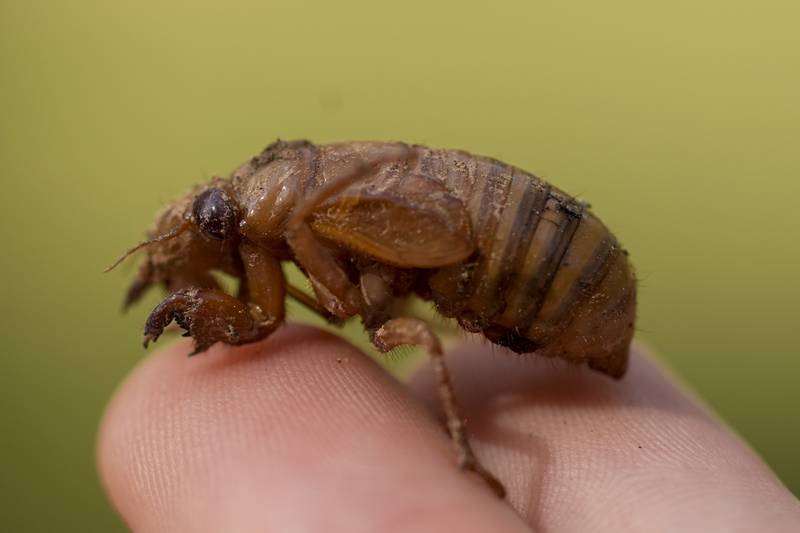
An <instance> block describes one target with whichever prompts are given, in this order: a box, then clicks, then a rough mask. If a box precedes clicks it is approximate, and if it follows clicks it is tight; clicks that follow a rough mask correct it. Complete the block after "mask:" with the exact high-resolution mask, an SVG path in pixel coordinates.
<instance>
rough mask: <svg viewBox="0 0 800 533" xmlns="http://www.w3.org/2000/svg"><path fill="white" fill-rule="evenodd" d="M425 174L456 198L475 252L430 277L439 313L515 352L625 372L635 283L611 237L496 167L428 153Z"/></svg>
mask: <svg viewBox="0 0 800 533" xmlns="http://www.w3.org/2000/svg"><path fill="white" fill-rule="evenodd" d="M426 166H427V167H428V168H427V169H426V168H425V167H426ZM420 167H421V169H423V170H428V171H432V172H434V173H437V174H439V176H440V177H441V179H443V180H445V182H447V183H448V186H449V188H450V189H451V190H453V191H454V192H455V193H456V194H459V196H460V197H461V199H462V201H463V202H464V203H465V205H466V206H467V210H468V212H469V215H470V218H471V222H472V228H473V237H474V239H475V241H476V247H477V252H476V254H475V255H474V256H473V257H472V258H471V259H470V260H469V261H467V262H464V263H461V264H458V265H454V266H451V267H446V268H443V269H440V270H439V271H437V272H436V273H435V274H434V275H433V276H432V277H431V279H430V286H431V289H432V292H433V299H434V301H435V303H436V304H437V306H438V307H439V309H440V310H441V311H442V312H443V313H444V314H445V315H448V316H453V317H456V318H457V319H458V320H459V322H460V323H461V325H462V326H463V327H465V328H466V329H468V330H471V331H480V332H483V333H484V334H485V335H486V336H487V337H488V338H489V339H490V340H492V341H493V342H496V343H498V344H502V345H505V346H508V347H509V348H511V349H512V350H515V351H517V352H521V353H524V352H532V351H537V352H538V353H540V354H542V355H546V356H560V357H563V358H565V359H571V360H576V361H588V362H589V363H590V365H591V366H593V367H596V368H598V369H599V370H601V371H603V372H606V373H608V374H611V375H614V376H619V375H621V374H622V373H624V369H625V362H626V361H627V347H628V345H629V343H630V338H631V333H632V323H633V314H634V311H635V280H634V277H633V274H632V271H631V269H630V266H629V265H628V261H627V257H626V256H625V254H624V251H623V250H622V249H621V247H620V246H619V244H618V243H617V241H616V239H615V238H614V236H613V235H612V234H611V233H610V232H609V231H608V229H606V227H605V226H604V225H603V224H602V223H601V222H600V221H599V220H598V219H597V218H596V217H595V216H594V215H593V214H592V213H591V212H589V211H588V210H587V209H586V208H585V206H584V205H583V204H581V203H580V202H578V201H577V200H575V199H574V198H572V197H570V196H568V195H567V194H565V193H563V192H562V191H560V190H558V189H556V188H555V187H552V186H550V185H549V184H547V183H546V182H544V181H543V180H541V179H539V178H537V177H535V176H533V175H531V174H528V173H526V172H524V171H521V170H519V169H516V168H514V167H511V166H509V165H505V164H503V163H500V162H497V161H494V160H491V159H487V158H480V157H475V156H468V154H464V153H462V152H453V151H430V152H428V154H426V156H424V157H423V159H422V161H421V162H420ZM448 169H449V170H448ZM576 335H577V336H578V337H579V338H577V339H576V338H572V337H574V336H576ZM622 352H624V354H623V353H622ZM604 365H605V366H604Z"/></svg>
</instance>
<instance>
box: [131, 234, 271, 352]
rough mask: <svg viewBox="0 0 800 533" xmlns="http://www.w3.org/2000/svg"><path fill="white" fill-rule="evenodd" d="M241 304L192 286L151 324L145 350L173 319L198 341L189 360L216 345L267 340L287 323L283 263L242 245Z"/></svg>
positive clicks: (152, 316) (160, 309)
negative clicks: (242, 276)
mask: <svg viewBox="0 0 800 533" xmlns="http://www.w3.org/2000/svg"><path fill="white" fill-rule="evenodd" d="M239 253H240V255H241V257H242V263H243V264H244V276H245V281H244V286H246V288H247V289H246V290H245V291H243V294H242V295H241V297H242V299H241V300H240V299H238V298H234V297H233V296H231V295H230V294H228V293H226V292H223V291H221V290H219V289H200V288H197V287H190V288H184V289H180V290H178V291H176V292H174V293H172V294H170V295H169V296H167V298H165V299H164V301H163V302H161V303H160V304H159V305H158V306H157V307H156V308H155V309H154V310H153V312H152V313H150V317H149V318H148V319H147V322H146V324H145V328H144V345H145V347H146V346H147V345H148V344H149V342H150V341H155V340H156V339H158V337H159V336H160V335H161V333H162V332H163V331H164V328H165V327H167V325H169V323H170V322H172V321H173V320H174V321H175V322H176V323H177V324H178V325H179V326H181V327H182V328H183V329H185V330H186V335H185V336H191V337H193V338H194V344H195V350H194V352H192V354H191V355H194V354H197V353H200V352H204V351H205V350H207V349H208V348H209V347H210V346H211V345H213V344H214V343H217V342H224V343H225V344H231V345H239V344H247V343H249V342H255V341H258V340H261V339H263V338H265V337H267V336H268V335H269V334H270V333H272V332H273V331H275V330H276V329H277V328H278V326H279V325H280V324H281V323H282V322H283V318H284V315H285V312H284V298H285V297H286V285H285V280H284V277H283V272H282V271H281V266H280V262H279V261H278V260H276V259H275V258H274V257H272V256H271V255H269V254H268V253H266V252H264V251H263V250H261V249H260V248H258V247H257V246H255V245H252V244H248V243H243V244H242V245H241V246H240V247H239Z"/></svg>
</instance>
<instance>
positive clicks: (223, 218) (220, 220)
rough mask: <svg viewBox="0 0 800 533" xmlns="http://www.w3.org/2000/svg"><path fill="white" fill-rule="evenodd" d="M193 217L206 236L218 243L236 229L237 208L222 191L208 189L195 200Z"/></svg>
mask: <svg viewBox="0 0 800 533" xmlns="http://www.w3.org/2000/svg"><path fill="white" fill-rule="evenodd" d="M192 217H193V218H194V221H195V223H196V224H197V225H198V226H200V231H202V232H203V234H204V235H206V236H207V237H210V238H212V239H215V240H218V241H222V240H225V239H227V238H229V237H231V236H233V233H234V231H235V229H236V207H235V206H234V205H233V202H232V201H231V199H230V197H229V196H228V195H227V194H226V193H225V191H223V190H222V189H208V190H207V191H204V192H202V193H201V194H200V195H199V196H198V197H197V198H195V200H194V204H193V205H192Z"/></svg>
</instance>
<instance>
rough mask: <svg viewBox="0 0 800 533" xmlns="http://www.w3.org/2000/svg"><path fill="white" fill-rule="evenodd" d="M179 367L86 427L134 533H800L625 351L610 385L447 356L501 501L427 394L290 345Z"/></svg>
mask: <svg viewBox="0 0 800 533" xmlns="http://www.w3.org/2000/svg"><path fill="white" fill-rule="evenodd" d="M190 351H191V350H190V347H189V346H188V345H187V344H186V343H180V344H176V345H173V346H170V347H168V348H166V349H164V350H162V351H161V352H160V353H157V354H154V355H153V356H151V357H150V358H148V359H147V360H146V361H145V362H143V363H142V365H140V366H139V368H137V369H136V370H135V371H134V372H133V373H132V375H131V376H130V377H129V378H128V379H127V381H126V382H125V383H124V384H123V385H122V386H121V388H120V390H119V391H118V392H117V394H116V397H115V398H114V400H113V401H112V403H111V405H110V406H109V408H108V411H107V413H106V416H105V419H104V421H103V424H102V427H101V432H100V440H99V459H98V461H99V467H100V472H101V476H102V479H103V483H104V485H105V487H106V489H107V491H108V493H109V496H110V498H111V500H112V502H113V504H114V506H115V507H116V508H117V510H118V511H119V513H120V514H121V515H122V517H123V519H124V520H125V522H126V523H127V524H128V525H129V526H130V527H131V528H132V529H133V530H134V531H137V532H150V531H154V532H166V531H186V532H190V531H191V532H194V531H197V532H205V531H209V532H211V531H213V532H221V531H224V532H237V533H238V532H250V531H278V532H281V533H288V532H297V531H326V532H338V531H343V532H348V533H354V532H361V531H364V532H393V531H414V532H428V531H430V532H434V531H435V532H442V531H459V532H473V531H474V532H486V531H491V532H498V533H499V532H512V531H513V532H523V531H558V532H569V531H579V532H587V531H591V532H605V531H613V532H623V531H647V532H654V531H681V532H689V531H702V532H713V531H725V532H728V531H759V532H761V531H765V532H766V531H769V532H782V531H787V532H788V531H797V530H798V527H800V504H798V500H797V499H795V497H794V496H792V495H791V493H789V492H788V491H787V490H786V489H785V488H784V487H783V485H782V484H781V483H780V482H779V481H778V480H777V479H776V477H775V476H774V474H773V473H772V472H771V471H770V470H769V469H768V468H767V467H766V466H765V465H764V464H763V463H762V461H761V460H760V459H759V458H758V457H757V456H756V455H755V454H754V453H753V452H752V451H751V450H750V449H749V448H748V447H747V445H746V444H744V443H743V442H742V441H741V440H740V439H739V438H738V437H737V436H736V435H735V434H733V433H732V432H731V431H730V430H729V429H727V428H726V427H725V426H724V425H723V424H722V423H721V422H719V421H718V420H717V419H715V418H714V417H713V415H710V414H708V413H707V412H706V411H705V410H704V409H703V408H701V407H699V406H698V404H697V403H696V402H695V401H693V400H691V399H689V397H687V395H686V393H685V392H682V391H681V390H680V387H679V386H677V385H675V384H674V383H672V380H671V378H669V377H668V376H666V375H665V373H664V371H663V370H661V369H659V367H658V366H657V365H656V364H655V363H654V362H653V361H652V359H651V358H649V357H648V356H647V355H645V354H643V353H642V351H641V350H635V353H633V354H632V361H631V368H630V371H629V373H628V375H627V376H626V377H625V378H624V379H623V380H622V381H620V382H614V381H612V380H609V379H608V378H606V377H604V376H601V375H599V374H597V373H595V372H590V371H587V370H585V369H583V368H571V367H566V366H565V365H563V364H557V363H551V362H549V361H542V360H538V359H536V358H535V357H524V359H525V360H524V361H520V360H519V357H517V356H516V355H513V354H512V355H507V354H505V353H495V352H497V350H496V349H495V348H493V347H491V346H488V345H474V344H473V345H466V346H462V347H460V348H458V349H456V350H453V351H450V352H449V353H448V357H447V361H448V364H449V366H450V369H451V371H452V374H453V380H454V382H455V386H456V389H457V392H458V398H459V400H460V402H461V405H462V408H463V411H464V413H465V414H466V416H467V420H468V428H469V430H470V433H471V435H472V443H473V446H474V448H475V450H476V452H477V454H478V456H479V457H480V458H481V460H482V461H483V463H484V465H485V466H486V467H487V468H488V469H489V470H490V471H492V472H493V473H494V474H495V475H496V476H497V477H498V478H499V479H500V480H501V481H503V482H504V483H505V485H506V488H507V489H508V491H509V494H508V501H503V500H499V499H497V498H496V497H495V496H494V495H493V493H492V492H491V491H490V490H489V489H488V488H487V487H486V486H485V485H484V484H483V483H482V481H481V480H480V479H479V478H477V476H474V475H471V474H468V473H465V472H461V471H459V470H458V469H457V468H456V466H455V463H454V455H453V451H452V449H451V447H450V443H449V439H448V437H447V435H446V433H445V432H444V430H443V429H442V427H441V425H440V423H439V422H438V421H437V420H436V418H435V417H434V415H433V414H432V413H433V412H438V405H437V402H436V399H435V398H436V395H435V392H434V390H433V380H432V377H431V376H430V375H429V374H426V373H424V372H423V373H421V374H420V376H418V378H417V379H416V380H414V382H413V385H412V386H411V387H410V388H407V387H405V386H403V385H402V384H400V383H398V382H396V381H395V380H394V379H392V378H391V377H390V376H389V375H388V374H387V373H386V372H384V371H383V370H382V369H381V368H380V367H379V366H378V365H377V364H375V363H374V362H372V361H371V360H370V359H369V358H368V357H366V356H365V355H363V354H362V353H360V352H359V351H358V350H356V349H355V348H353V347H352V346H350V345H348V344H346V343H345V342H344V341H342V340H339V339H337V338H335V337H333V336H330V335H328V334H325V333H322V332H319V331H317V330H315V329H312V328H308V327H301V326H287V327H284V328H282V329H281V330H279V331H278V332H277V333H275V334H274V335H273V336H272V337H270V338H269V339H267V340H266V341H264V342H261V343H258V344H254V345H247V346H243V347H239V348H231V347H227V346H220V345H217V346H215V347H214V348H212V349H211V350H210V351H209V352H207V353H205V354H203V355H200V356H197V357H194V358H192V359H187V358H186V354H187V353H189V352H190Z"/></svg>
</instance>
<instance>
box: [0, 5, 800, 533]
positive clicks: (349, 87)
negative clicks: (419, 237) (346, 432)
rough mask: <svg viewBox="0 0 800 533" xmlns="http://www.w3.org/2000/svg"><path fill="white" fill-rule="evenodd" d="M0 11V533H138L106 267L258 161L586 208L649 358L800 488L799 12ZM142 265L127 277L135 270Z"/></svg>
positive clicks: (125, 333) (118, 341) (547, 8)
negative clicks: (382, 156) (125, 457)
mask: <svg viewBox="0 0 800 533" xmlns="http://www.w3.org/2000/svg"><path fill="white" fill-rule="evenodd" d="M479 5H480V6H481V7H480V8H471V7H467V6H466V5H465V4H463V3H461V2H455V1H451V2H439V3H428V2H419V1H405V2H401V3H397V2H395V3H391V4H388V3H387V4H380V3H376V2H319V3H316V4H313V3H307V2H303V3H299V2H298V3H290V2H264V1H260V2H255V1H253V2H210V1H206V0H203V1H194V2H155V1H151V0H145V1H139V2H128V3H122V2H101V1H94V2H89V1H75V2H57V1H31V2H10V1H3V2H2V3H0V169H2V208H0V231H2V240H1V241H0V242H2V251H3V254H2V262H0V265H1V266H0V268H2V270H1V271H0V272H2V279H3V280H4V282H5V284H6V285H5V287H4V290H3V296H2V299H0V318H2V320H0V332H1V333H2V340H3V352H2V358H1V359H0V365H1V366H0V416H1V417H2V419H0V422H1V423H2V427H1V428H0V446H2V449H1V450H0V451H1V452H2V459H0V460H1V461H2V471H3V474H2V475H1V476H0V501H2V505H0V507H1V508H2V516H0V523H2V524H3V529H4V530H8V531H112V530H121V529H122V526H121V524H120V523H119V521H118V519H117V518H116V517H115V516H114V514H113V512H112V511H111V510H110V508H109V507H108V505H107V503H106V502H105V500H104V497H103V496H102V493H101V490H100V488H99V485H98V483H97V481H96V475H95V471H94V460H93V453H94V450H93V448H94V439H95V432H96V426H97V422H98V419H99V417H100V415H101V412H102V410H103V406H104V404H105V403H106V401H107V399H108V397H109V396H110V394H111V393H112V391H113V389H114V387H115V386H116V384H117V383H118V382H119V381H120V380H121V379H122V377H123V376H124V375H125V374H126V373H127V372H128V371H129V369H130V368H131V367H132V366H133V365H134V364H136V362H137V361H138V360H139V359H140V358H141V357H142V350H141V347H140V344H139V340H140V328H141V324H142V321H143V319H144V317H145V315H146V312H147V310H148V308H149V307H150V305H152V304H154V303H155V302H156V297H155V295H153V296H151V297H150V298H149V299H148V301H147V302H146V303H145V304H144V305H141V306H139V307H137V308H135V309H134V310H133V312H131V313H129V314H128V315H127V316H125V317H120V315H119V313H118V312H117V311H118V308H119V304H120V298H121V294H122V291H123V289H124V286H125V285H126V283H127V279H128V275H126V273H125V272H124V270H125V269H124V268H123V269H121V270H120V271H115V272H114V273H113V274H110V275H102V274H101V271H102V269H103V267H104V266H106V265H107V264H108V263H109V262H110V260H112V259H113V258H115V257H116V256H117V255H118V254H119V253H120V252H121V251H122V250H123V249H125V248H126V247H127V246H128V245H130V244H132V243H134V242H136V241H137V240H138V239H139V238H140V236H141V234H142V231H143V229H144V228H145V227H146V225H147V224H149V222H150V220H151V216H152V213H153V212H154V211H155V210H156V209H157V208H158V207H159V206H160V205H161V204H162V203H163V202H164V201H165V200H167V199H169V198H170V197H172V196H175V195H176V194H178V193H180V192H181V191H182V190H183V189H184V188H186V187H187V186H189V185H190V184H193V183H196V182H198V181H202V180H205V179H206V178H207V177H209V176H211V175H213V174H222V173H226V172H228V171H229V170H230V169H231V168H232V167H233V166H234V165H235V164H237V163H238V162H240V161H242V160H244V159H245V158H247V157H249V156H250V155H252V154H254V153H256V152H257V151H258V150H260V149H261V148H262V147H263V146H265V145H266V144H267V143H268V142H270V141H272V140H274V139H275V138H276V137H278V136H280V137H282V138H296V137H307V138H310V139H312V140H314V141H318V142H326V141H332V140H345V139H403V140H407V141H414V142H420V143H427V144H431V145H436V146H446V147H460V148H464V149H468V150H471V151H474V152H477V153H483V154H489V155H492V156H494V157H497V158H500V159H503V160H506V161H509V162H512V163H515V164H517V165H519V166H522V167H524V168H526V169H529V170H531V171H533V172H536V173H538V174H540V175H542V176H544V177H545V178H547V179H550V180H552V181H553V182H554V183H557V184H558V185H559V186H560V187H562V188H564V189H566V190H567V191H569V192H572V193H574V194H578V195H580V196H581V197H583V198H585V199H588V200H591V202H592V204H593V205H594V208H595V211H596V212H597V213H598V214H599V215H600V216H601V217H602V218H603V219H604V220H605V221H606V223H607V224H608V225H609V226H610V227H611V228H613V229H614V230H615V232H616V233H617V235H618V236H619V238H620V239H621V240H622V241H623V242H624V243H625V245H626V246H627V248H628V249H629V250H631V252H632V255H633V260H634V262H635V264H636V265H637V267H638V271H639V274H640V277H641V279H642V286H641V296H640V298H641V311H640V324H639V325H640V328H641V333H640V337H641V338H643V339H645V340H646V341H648V342H650V343H651V344H652V345H654V346H656V347H657V348H658V349H659V350H660V352H661V353H662V354H663V355H664V357H665V358H666V359H667V360H668V361H669V362H670V363H671V365H672V366H673V367H674V368H675V369H676V370H677V372H678V373H680V374H681V375H682V376H683V377H684V378H685V379H686V380H687V381H688V382H689V383H690V384H691V385H692V386H694V387H695V388H696V389H697V390H698V391H699V393H700V394H701V395H702V396H703V397H704V398H705V399H706V400H707V401H708V402H709V403H710V404H711V405H712V406H714V407H715V408H716V409H717V410H718V411H719V412H720V413H721V414H722V416H723V417H725V418H726V419H727V420H728V421H729V422H730V423H731V424H732V425H733V426H734V427H735V428H736V429H737V430H738V431H739V432H740V433H741V434H742V435H744V436H745V437H746V438H747V439H748V440H749V441H750V442H751V443H752V445H753V446H754V447H755V448H756V449H757V450H758V451H759V452H760V453H761V454H762V455H763V456H764V458H765V459H766V460H767V461H768V462H769V463H770V465H772V467H773V468H775V470H776V471H777V472H778V473H779V474H780V476H781V477H782V478H783V480H784V481H785V482H786V483H787V485H789V487H790V488H791V489H793V490H794V491H795V493H797V492H800V456H798V454H797V450H798V449H800V423H799V422H798V411H797V408H798V403H800V392H798V386H797V381H798V371H799V370H800V358H799V357H798V355H800V354H799V353H798V352H799V351H800V350H798V348H797V341H796V337H795V334H796V332H797V329H796V328H797V320H798V308H799V307H800V306H799V305H798V299H799V298H800V278H798V270H800V268H798V267H800V244H798V240H797V239H798V230H800V217H799V216H798V211H797V208H796V202H797V201H798V198H800V179H798V175H799V174H800V157H798V153H800V151H799V150H798V146H797V144H798V139H800V135H798V134H800V103H799V102H798V94H800V54H799V53H798V51H799V50H800V32H798V27H800V3H798V2H796V1H792V0H783V1H778V0H765V1H760V2H756V1H752V0H751V1H749V2H745V1H740V0H726V1H723V0H706V1H704V2H696V1H674V2H669V3H655V2H641V1H638V0H629V1H612V2H588V1H586V2H519V3H511V2H503V1H499V2H490V3H480V4H479ZM129 270H130V269H129Z"/></svg>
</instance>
